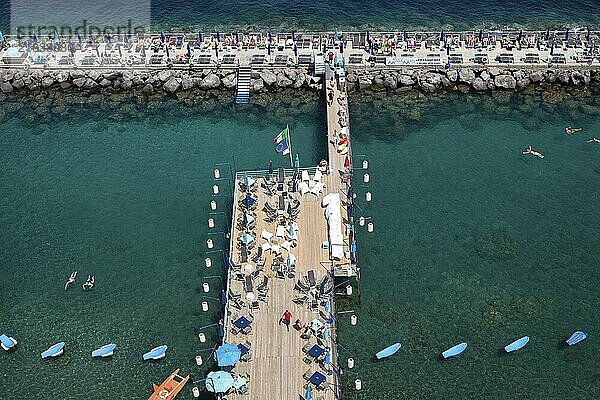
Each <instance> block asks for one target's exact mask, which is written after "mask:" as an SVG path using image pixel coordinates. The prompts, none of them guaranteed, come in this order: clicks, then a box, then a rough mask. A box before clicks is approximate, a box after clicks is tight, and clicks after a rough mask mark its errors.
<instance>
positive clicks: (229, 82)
mask: <svg viewBox="0 0 600 400" xmlns="http://www.w3.org/2000/svg"><path fill="white" fill-rule="evenodd" d="M221 82H222V83H223V86H225V88H226V89H234V88H235V87H236V84H237V77H236V76H235V74H229V75H226V76H224V77H223V79H221Z"/></svg>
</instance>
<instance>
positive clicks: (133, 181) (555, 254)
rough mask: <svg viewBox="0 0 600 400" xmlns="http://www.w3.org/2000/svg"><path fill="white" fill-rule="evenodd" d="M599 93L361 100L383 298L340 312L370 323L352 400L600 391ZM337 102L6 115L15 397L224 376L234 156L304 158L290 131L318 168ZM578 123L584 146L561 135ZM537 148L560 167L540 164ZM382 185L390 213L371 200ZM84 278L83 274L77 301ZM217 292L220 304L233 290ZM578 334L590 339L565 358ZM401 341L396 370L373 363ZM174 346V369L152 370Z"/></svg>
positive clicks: (358, 139) (355, 337)
mask: <svg viewBox="0 0 600 400" xmlns="http://www.w3.org/2000/svg"><path fill="white" fill-rule="evenodd" d="M599 101H600V99H599V98H598V97H597V96H596V97H588V98H584V99H582V100H580V101H579V102H576V103H573V102H564V104H562V105H560V104H559V105H558V106H555V107H554V108H552V109H551V110H548V109H546V108H542V107H538V108H537V109H536V110H535V111H532V110H531V107H533V106H534V105H536V104H538V103H539V101H538V100H535V99H534V100H531V99H529V100H523V98H521V97H515V98H513V99H510V100H508V101H507V100H506V99H493V98H491V97H490V96H487V95H486V96H469V95H467V96H457V95H452V96H450V95H449V96H448V97H446V98H435V97H434V98H431V99H428V100H427V101H423V100H418V99H417V100H414V103H411V102H408V101H405V100H404V99H400V98H396V99H395V101H391V100H390V99H389V98H388V99H386V100H377V99H372V98H369V97H364V96H363V97H362V98H358V97H356V98H354V99H353V100H352V104H351V107H352V113H351V116H352V134H353V137H354V152H355V154H365V155H366V157H367V158H368V159H369V161H370V167H369V173H370V175H371V182H370V183H369V186H368V188H366V187H360V188H357V192H358V205H359V206H360V207H361V210H362V211H361V213H359V214H360V215H365V216H368V217H372V221H373V222H374V224H375V232H374V233H372V234H368V233H367V232H366V231H365V230H364V228H359V237H358V240H359V242H358V243H359V261H360V264H361V266H362V278H363V279H362V281H361V293H362V296H361V298H362V301H361V302H360V304H359V303H358V297H357V296H355V297H354V299H353V300H352V301H348V300H344V299H340V302H339V309H340V311H345V310H350V309H353V310H354V312H355V313H356V315H357V316H358V321H359V323H358V325H357V326H350V324H349V315H348V314H342V315H340V324H341V330H340V344H341V345H342V346H343V349H344V350H343V351H342V354H341V358H342V365H344V364H345V360H346V358H348V357H350V356H352V357H353V358H354V359H355V360H356V367H355V368H354V369H353V370H352V371H348V370H346V369H345V374H344V398H346V399H376V398H386V399H416V398H419V399H430V398H442V397H444V398H473V397H475V398H490V399H492V398H527V399H541V398H553V399H573V398H576V399H594V398H598V397H599V394H600V393H599V386H598V382H599V381H600V379H599V378H600V369H599V367H598V363H597V360H598V358H599V356H600V346H599V345H598V340H597V337H598V332H599V331H600V324H599V322H598V318H597V308H598V306H599V305H600V304H599V295H598V293H599V292H598V287H599V284H600V274H599V273H598V269H597V265H598V261H599V260H600V239H599V237H600V235H599V234H600V221H599V219H600V217H599V216H598V212H597V202H598V193H600V190H599V189H600V183H599V182H600V181H599V178H600V161H599V160H600V158H599V157H600V145H598V144H587V143H585V140H586V139H587V138H588V137H591V136H593V135H594V134H595V135H596V136H600V123H599V122H598V118H597V115H598V114H599V113H600V103H599ZM323 104H324V102H323V99H320V100H319V101H315V102H314V104H312V105H309V107H308V108H307V110H310V111H307V112H305V113H304V114H303V115H302V116H301V117H294V115H296V114H294V113H295V112H297V111H296V107H291V106H284V105H281V104H280V105H277V106H276V105H274V104H272V105H269V106H267V107H266V108H259V107H253V108H250V109H249V110H245V111H244V110H243V111H236V110H235V109H233V108H223V109H217V110H215V111H214V112H197V111H194V109H193V108H186V107H185V106H181V105H172V106H168V107H166V108H162V109H161V110H160V111H147V112H145V113H143V114H140V116H139V117H138V118H137V119H133V120H127V119H126V120H122V121H120V122H115V121H113V120H112V119H111V116H110V114H107V113H106V112H105V111H102V110H101V109H100V108H98V107H95V106H93V107H86V108H85V109H83V108H82V109H80V111H75V110H74V111H72V112H71V113H70V116H69V117H67V118H64V117H53V118H45V117H44V116H42V117H40V118H37V119H32V118H31V115H32V114H33V111H32V109H30V108H29V106H27V105H24V106H23V109H22V110H21V111H16V112H14V113H13V115H12V116H11V117H9V119H7V120H5V121H4V122H3V123H2V124H1V125H0V187H1V188H2V193H3V195H2V197H1V198H0V225H1V226H2V230H3V233H2V240H1V242H0V243H1V245H0V249H1V250H2V257H1V263H2V264H1V271H2V279H1V280H0V327H1V330H2V331H3V332H6V333H9V334H11V335H13V336H15V337H16V338H17V340H19V342H20V347H19V349H18V351H16V352H13V353H9V354H6V353H1V354H0V364H1V365H2V367H1V368H0V393H3V394H4V395H6V396H7V397H6V398H14V399H23V398H42V397H56V398H61V399H80V398H90V399H105V398H108V396H109V395H112V396H116V397H117V398H145V396H148V395H149V393H150V392H151V387H152V386H151V384H152V383H153V382H154V383H157V382H158V383H160V382H161V381H162V380H163V379H164V378H165V377H166V376H167V375H168V374H169V373H170V372H172V371H173V370H174V369H175V368H181V369H182V372H184V373H189V374H191V375H192V379H201V378H203V377H204V376H205V374H206V373H207V371H209V370H210V368H213V367H214V365H213V363H212V362H210V361H207V362H205V364H204V365H203V366H202V367H197V366H196V365H195V363H194V357H195V355H196V354H201V355H203V357H204V358H205V359H207V358H208V354H209V353H208V352H202V351H201V350H203V349H206V348H209V347H211V346H212V345H213V344H214V343H215V341H216V330H215V329H214V328H207V329H203V330H204V331H205V332H206V333H207V334H208V336H209V337H208V342H207V343H205V344H202V343H200V342H199V340H198V338H197V334H198V332H199V331H200V327H202V326H204V325H209V324H212V323H215V322H216V321H217V320H218V318H219V309H218V305H217V302H216V301H214V300H212V299H208V301H209V305H210V311H209V312H208V313H203V312H202V311H201V308H200V302H201V301H202V300H206V299H204V298H203V293H202V290H201V286H202V282H203V281H204V277H207V276H215V275H220V274H222V273H223V271H222V265H221V264H220V263H216V262H215V264H219V265H215V266H214V267H213V268H212V269H206V268H205V267H204V263H203V258H204V256H205V254H204V252H205V251H206V247H205V246H206V245H205V243H204V242H205V240H206V238H207V231H208V229H207V225H206V220H207V218H208V212H209V207H208V204H209V201H210V200H211V199H212V196H211V195H210V193H211V186H212V184H213V182H212V170H213V168H214V166H215V163H219V162H229V163H232V164H233V162H234V160H233V159H232V157H231V154H235V164H236V167H237V168H240V169H242V168H264V167H265V166H266V165H267V163H268V160H269V159H273V160H274V162H275V164H276V165H284V164H285V163H286V162H287V159H285V158H277V157H276V156H275V154H274V153H273V151H272V145H271V143H272V142H271V139H272V137H273V135H274V134H275V133H277V132H278V130H279V129H280V128H281V127H282V125H284V124H285V123H287V122H291V125H292V132H293V135H294V139H293V140H294V144H295V146H296V150H297V151H298V152H299V153H300V155H301V159H302V164H303V165H309V164H314V163H316V162H317V161H318V160H319V159H321V158H322V157H323V156H324V152H323V151H322V149H323V147H324V139H323V136H322V135H323V134H324V132H325V122H324V120H323V113H322V112H321V111H320V110H322V107H323ZM399 104H402V107H400V106H399ZM411 104H412V105H411ZM169 107H171V108H169ZM286 107H288V108H286ZM545 107H546V106H545ZM583 109H585V110H587V112H585V113H584V112H582V111H581V110H583ZM286 110H287V112H286ZM417 110H418V112H417ZM492 110H499V111H498V112H494V111H492ZM250 121H253V122H250ZM575 124H576V125H578V126H582V127H583V128H584V129H585V130H584V133H582V134H578V135H574V136H566V135H564V134H563V133H562V130H563V129H564V126H567V125H575ZM529 144H531V145H533V147H534V148H535V149H537V150H539V151H541V152H543V153H544V154H545V156H546V157H545V158H544V159H543V160H540V159H537V158H533V157H526V156H522V155H521V150H522V149H524V148H525V147H526V146H527V145H529ZM360 161H361V157H358V156H357V158H356V160H355V164H356V165H359V164H360ZM222 169H223V170H224V171H226V169H227V166H223V167H222ZM361 175H362V173H361V172H360V171H357V179H356V182H357V183H358V182H360V181H361V179H360V176H361ZM221 185H222V186H221V189H222V192H225V193H226V192H227V190H228V189H227V182H226V181H224V182H222V184H221ZM367 190H369V191H371V192H372V193H373V202H372V203H371V204H367V203H366V202H365V201H364V200H362V199H364V193H365V192H366V191H367ZM218 202H219V207H221V205H222V204H223V202H224V199H220V198H219V199H218ZM219 210H223V209H222V208H219ZM216 218H217V229H222V230H223V231H224V230H226V229H227V227H226V225H225V220H224V218H223V219H220V218H222V216H217V217H216ZM218 237H219V235H216V236H213V238H215V241H216V243H217V245H216V248H223V243H221V242H220V241H219V240H218ZM216 258H218V257H215V259H216ZM73 270H78V271H79V280H78V283H77V285H76V286H74V287H72V288H71V289H69V290H68V291H66V292H65V291H64V290H63V285H64V282H65V281H66V279H67V278H68V276H69V274H70V273H71V271H73ZM86 274H94V275H95V276H96V282H97V286H96V288H95V289H94V290H93V291H89V292H84V291H83V290H82V289H81V286H80V285H81V284H82V282H83V281H84V280H85V275H86ZM208 281H209V282H210V283H211V286H212V288H213V289H212V290H211V293H210V296H216V295H217V293H218V288H219V284H218V281H219V279H218V278H217V279H214V278H208ZM576 329H582V330H586V331H587V332H588V333H589V334H590V337H589V338H588V339H587V340H586V341H585V342H583V343H581V344H580V345H578V346H576V347H574V348H569V349H560V348H559V342H560V341H561V340H563V339H564V338H565V337H567V336H568V335H570V333H571V332H572V331H574V330H576ZM523 335H529V336H530V337H531V342H530V343H529V344H528V346H527V347H526V348H525V349H523V350H521V351H520V352H518V353H515V354H513V355H511V356H503V357H501V356H499V355H498V353H497V350H498V349H500V348H502V347H503V346H504V345H506V344H507V343H509V342H511V341H512V340H514V339H516V338H518V337H521V336H523ZM58 341H65V342H67V348H66V353H65V355H64V356H63V357H62V358H60V359H57V360H52V361H42V360H41V359H40V358H39V353H40V352H41V351H43V350H45V349H46V348H47V347H48V346H49V345H51V344H53V343H55V342H58ZM111 341H114V342H115V343H117V344H118V346H119V347H118V348H117V350H116V351H115V356H114V357H113V358H112V359H111V360H108V361H103V360H92V359H91V358H90V356H89V354H90V352H91V351H92V350H93V349H95V348H97V347H99V346H100V345H102V344H105V343H108V342H111ZM396 341H399V342H401V343H402V349H401V350H400V351H399V352H398V354H397V355H396V356H394V358H392V359H390V360H387V361H384V362H374V360H373V359H372V358H373V354H374V353H375V352H377V351H378V350H380V349H381V348H383V347H385V346H387V345H388V344H390V343H393V342H396ZM461 341H467V342H468V343H469V345H470V346H469V348H468V349H467V350H466V352H465V353H464V354H463V355H462V356H461V357H460V358H459V359H456V360H452V361H448V362H445V363H442V362H440V361H438V360H437V359H436V357H437V355H438V353H439V352H440V351H442V350H445V349H446V348H448V347H450V346H451V345H454V344H456V343H459V342H461ZM163 343H165V344H168V345H169V346H170V348H169V350H168V355H167V358H166V359H165V360H162V361H160V362H158V363H143V362H142V361H141V355H142V354H143V353H144V352H146V351H148V350H149V349H151V348H152V347H154V346H157V345H159V344H163ZM198 351H200V352H198ZM357 377H358V378H360V379H362V381H363V386H364V388H363V390H362V391H360V392H356V391H354V390H353V386H354V385H353V382H354V379H356V378H357ZM190 390H191V385H190V386H188V389H187V392H186V393H185V394H184V396H183V398H186V397H189V398H191V397H192V396H191V393H190V392H189V391H190Z"/></svg>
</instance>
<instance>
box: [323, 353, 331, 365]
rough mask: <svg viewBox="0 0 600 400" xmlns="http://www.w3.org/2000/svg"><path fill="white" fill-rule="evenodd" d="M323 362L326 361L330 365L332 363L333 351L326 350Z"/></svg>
mask: <svg viewBox="0 0 600 400" xmlns="http://www.w3.org/2000/svg"><path fill="white" fill-rule="evenodd" d="M323 362H324V363H325V364H326V365H329V364H331V352H330V351H329V350H327V351H326V352H325V359H324V360H323Z"/></svg>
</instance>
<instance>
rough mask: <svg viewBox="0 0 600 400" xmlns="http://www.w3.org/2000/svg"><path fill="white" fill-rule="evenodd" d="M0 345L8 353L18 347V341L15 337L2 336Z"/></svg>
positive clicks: (0, 336)
mask: <svg viewBox="0 0 600 400" xmlns="http://www.w3.org/2000/svg"><path fill="white" fill-rule="evenodd" d="M0 345H2V348H3V349H4V350H6V351H9V350H12V349H14V348H15V346H16V345H17V340H16V339H15V338H14V337H10V336H6V335H0Z"/></svg>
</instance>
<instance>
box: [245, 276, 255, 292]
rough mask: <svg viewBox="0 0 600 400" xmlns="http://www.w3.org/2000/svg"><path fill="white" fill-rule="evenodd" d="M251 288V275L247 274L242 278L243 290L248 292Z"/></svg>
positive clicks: (252, 287)
mask: <svg viewBox="0 0 600 400" xmlns="http://www.w3.org/2000/svg"><path fill="white" fill-rule="evenodd" d="M253 289H254V286H253V285H252V277H251V276H249V275H248V276H246V277H245V278H244V290H245V291H246V293H250V292H252V290H253Z"/></svg>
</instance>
